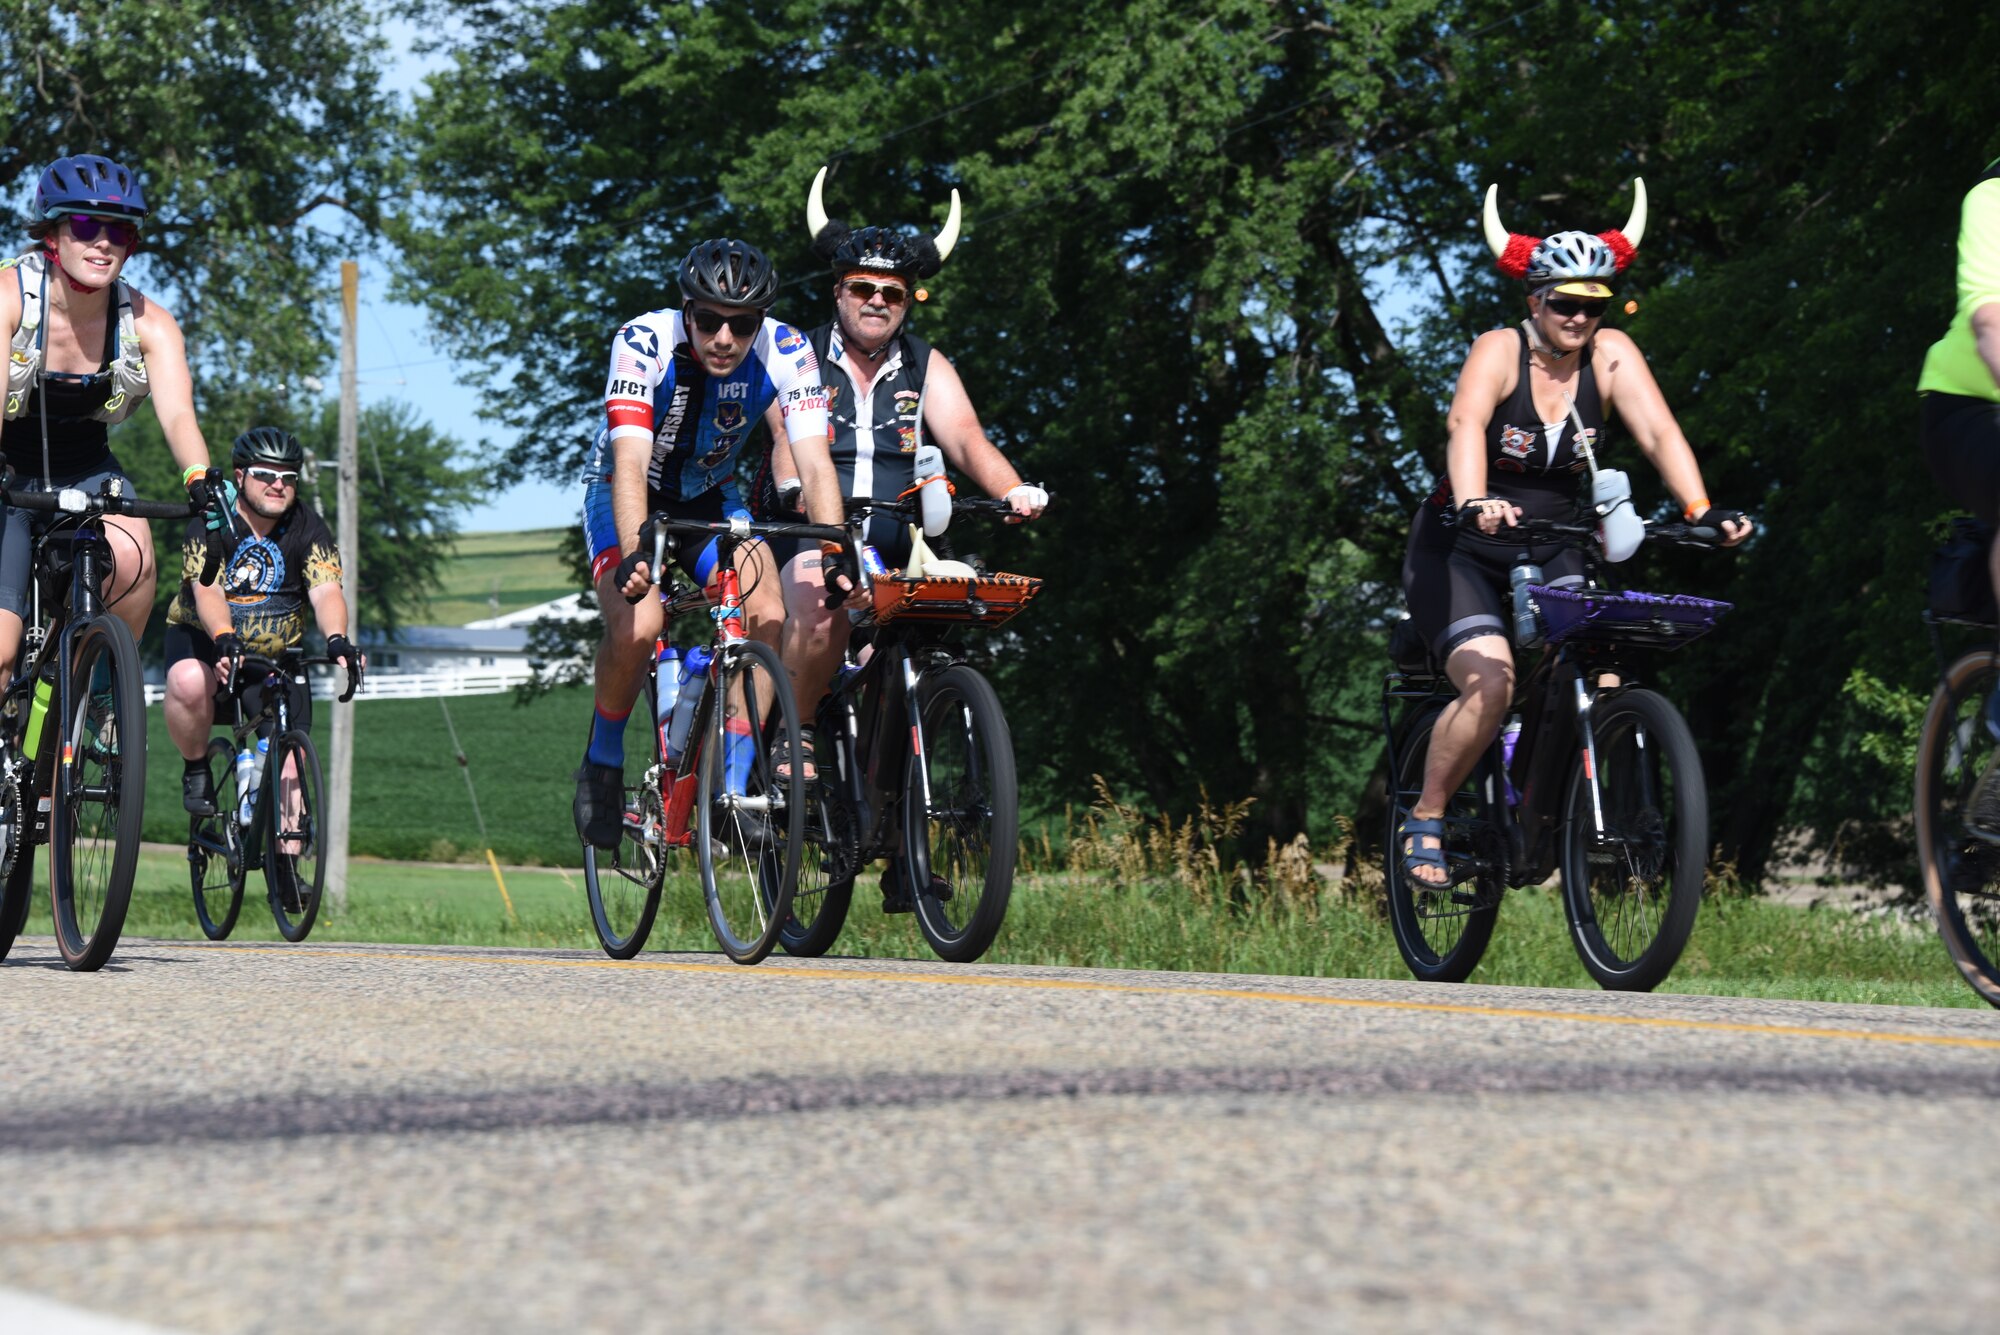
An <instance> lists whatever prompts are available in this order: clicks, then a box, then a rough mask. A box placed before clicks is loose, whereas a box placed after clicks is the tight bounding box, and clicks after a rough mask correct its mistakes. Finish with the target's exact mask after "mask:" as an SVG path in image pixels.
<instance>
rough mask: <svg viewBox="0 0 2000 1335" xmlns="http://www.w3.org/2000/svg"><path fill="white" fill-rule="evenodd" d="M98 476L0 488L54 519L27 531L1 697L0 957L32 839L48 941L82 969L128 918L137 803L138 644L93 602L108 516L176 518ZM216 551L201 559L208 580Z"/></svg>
mask: <svg viewBox="0 0 2000 1335" xmlns="http://www.w3.org/2000/svg"><path fill="white" fill-rule="evenodd" d="M127 485H128V484H127V483H126V482H125V480H124V479H122V478H116V477H113V478H108V479H106V480H105V483H104V485H103V487H102V488H101V489H100V490H99V491H98V493H97V494H96V495H89V494H87V493H85V492H83V491H81V490H78V489H76V488H73V487H71V488H65V489H63V490H60V491H12V492H9V491H4V490H0V504H5V505H11V506H14V507H15V508H17V509H22V510H34V511H38V512H41V513H46V514H54V515H59V516H61V517H60V518H58V519H55V520H54V521H52V522H51V523H50V524H49V526H48V527H47V528H46V529H44V530H43V531H42V532H41V533H39V534H38V535H37V536H36V538H35V549H34V558H33V571H34V578H33V580H32V581H31V584H30V607H29V612H28V616H27V618H26V630H25V634H24V638H23V640H22V644H21V665H20V670H19V671H17V672H16V673H15V674H14V679H13V681H12V682H11V683H9V685H8V687H7V690H6V693H5V694H4V695H0V886H4V890H0V958H5V956H6V954H7V952H8V951H9V950H10V949H12V947H13V944H14V939H15V937H16V936H18V935H19V934H20V931H21V928H22V927H23V926H24V925H25V924H26V923H27V919H28V902H29V900H30V898H31V897H32V896H33V893H34V880H35V858H34V848H35V845H36V844H40V843H46V844H48V846H49V898H50V910H51V913H52V916H53V917H54V919H55V932H56V948H57V949H58V950H60V951H61V952H62V957H63V962H64V963H65V964H67V965H68V966H69V967H70V968H72V969H75V970H78V971H79V972H87V971H89V970H92V969H99V968H102V967H103V966H104V962H105V961H106V960H107V959H109V958H111V952H112V950H113V949H115V948H116V947H117V945H118V934H119V932H121V931H122V930H123V929H124V926H125V910H126V908H127V907H128V906H129V905H130V903H131V898H132V875H133V872H134V870H135V869H136V867H137V864H138V858H139V831H140V826H141V824H142V822H143V819H144V815H145V799H146V696H145V688H144V686H143V685H142V684H141V680H140V671H141V669H140V664H139V650H138V646H137V645H135V644H134V643H133V642H132V632H131V631H130V630H128V629H126V626H125V623H124V622H123V621H120V620H119V619H118V618H117V617H116V616H114V615H112V614H111V613H110V612H107V611H105V610H104V605H105V600H104V598H103V595H102V593H101V592H100V591H101V590H102V589H103V588H104V586H105V584H106V582H107V581H115V580H116V578H117V575H118V561H117V559H116V557H115V554H114V553H113V552H112V550H111V547H110V545H109V543H108V542H107V540H106V537H105V529H104V517H105V516H106V515H130V516H133V517H136V518H142V519H187V518H190V517H191V516H193V515H194V514H196V513H198V512H199V511H200V510H201V509H202V508H203V507H202V506H200V505H195V504H190V503H187V502H169V501H144V500H140V499H138V498H137V497H134V496H129V495H127V494H126V492H125V488H126V486H127ZM215 571H216V561H215V558H214V557H211V558H210V559H209V561H208V562H207V563H206V564H205V565H204V566H203V568H202V571H201V574H200V579H201V582H202V583H204V584H211V583H213V582H214V581H215Z"/></svg>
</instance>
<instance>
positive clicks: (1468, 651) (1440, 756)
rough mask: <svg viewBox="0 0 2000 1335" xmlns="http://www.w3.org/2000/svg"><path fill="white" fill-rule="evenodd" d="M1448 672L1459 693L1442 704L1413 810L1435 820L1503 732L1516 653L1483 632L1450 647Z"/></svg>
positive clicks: (1429, 875) (1437, 877) (1437, 875)
mask: <svg viewBox="0 0 2000 1335" xmlns="http://www.w3.org/2000/svg"><path fill="white" fill-rule="evenodd" d="M1445 675H1446V676H1448V677H1450V678H1451V682H1452V685H1454V686H1456V687H1458V697H1457V698H1456V699H1454V700H1453V701H1452V702H1451V703H1450V704H1448V705H1446V706H1445V707H1444V712H1443V713H1441V714H1439V715H1438V721H1437V724H1436V726H1434V727H1433V728H1432V729H1431V745H1430V752H1429V754H1428V756H1427V757H1426V758H1425V761H1424V791H1423V795H1422V796H1421V797H1419V798H1418V799H1417V803H1416V805H1415V806H1413V807H1411V808H1410V814H1411V815H1412V816H1415V817H1417V818H1418V819H1420V820H1435V819H1436V818H1437V817H1439V816H1442V815H1443V814H1444V809H1445V804H1446V803H1447V802H1448V801H1450V799H1451V795H1452V794H1453V793H1455V792H1457V791H1458V787H1459V785H1460V784H1462V783H1464V782H1465V776H1466V775H1468V774H1470V773H1472V768H1473V766H1475V765H1477V764H1478V763H1479V757H1480V755H1481V753H1482V752H1484V751H1485V750H1486V748H1487V747H1488V746H1489V745H1491V744H1492V742H1493V739H1494V738H1495V737H1496V736H1498V735H1499V732H1500V725H1501V724H1502V723H1504V722H1505V721H1506V719H1507V705H1508V703H1509V701H1511V700H1512V699H1513V696H1514V652H1513V648H1512V646H1510V645H1509V644H1508V643H1507V637H1506V636H1504V635H1481V636H1480V637H1479V638H1477V639H1473V640H1467V641H1466V642H1465V643H1464V644H1461V645H1459V646H1458V648H1456V649H1454V650H1452V651H1451V657H1450V658H1449V659H1448V660H1446V662H1445ZM1416 876H1417V877H1418V879H1420V880H1423V881H1427V882H1429V883H1430V884H1432V885H1443V884H1444V883H1445V881H1446V880H1447V879H1449V878H1448V877H1447V876H1446V875H1445V874H1444V873H1443V872H1441V871H1439V869H1438V868H1436V867H1420V868H1418V869H1417V871H1416Z"/></svg>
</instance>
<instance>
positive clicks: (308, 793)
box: [257, 728, 326, 941]
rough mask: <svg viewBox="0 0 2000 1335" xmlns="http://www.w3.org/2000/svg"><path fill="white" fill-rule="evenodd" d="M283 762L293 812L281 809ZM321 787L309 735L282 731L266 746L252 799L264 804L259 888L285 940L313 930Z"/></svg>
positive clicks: (318, 900) (321, 859)
mask: <svg viewBox="0 0 2000 1335" xmlns="http://www.w3.org/2000/svg"><path fill="white" fill-rule="evenodd" d="M288 763H289V764H290V765H291V766H292V772H293V773H294V775H296V782H297V785H298V793H299V802H298V810H297V811H295V812H292V811H287V810H286V808H287V807H288V806H289V805H290V803H289V801H288V799H287V793H286V788H285V778H284V775H285V769H284V767H285V765H286V764H288ZM324 788H325V774H324V771H322V770H321V769H320V767H319V752H318V750H316V749H315V748H314V746H313V740H312V738H311V737H309V736H307V735H306V734H305V733H304V732H303V731H301V730H300V729H298V728H289V729H287V730H286V731H285V733H284V734H283V735H282V736H280V737H279V738H278V740H277V744H276V745H274V746H273V747H272V748H271V755H270V759H269V760H268V761H266V762H265V766H264V782H263V789H264V791H263V793H262V794H260V795H259V797H258V799H257V800H258V801H259V802H260V803H262V804H263V807H264V890H265V893H266V895H267V896H268V898H269V900H270V904H271V917H272V919H273V920H274V921H276V923H277V924H278V935H279V936H282V937H284V938H285V940H287V941H303V940H305V939H306V937H307V936H309V935H310V934H311V933H312V929H313V924H314V923H315V922H317V921H318V920H319V909H320V905H321V904H322V903H323V902H324V898H325V896H324V892H325V890H326V856H325V854H326V850H325V848H324V847H323V846H322V845H321V843H320V838H321V836H322V835H323V834H324V832H325V829H326V820H325V815H324V812H325V810H326V808H325V806H324V804H323V803H322V800H321V799H322V798H323V797H324V796H325V792H324ZM287 845H290V847H287Z"/></svg>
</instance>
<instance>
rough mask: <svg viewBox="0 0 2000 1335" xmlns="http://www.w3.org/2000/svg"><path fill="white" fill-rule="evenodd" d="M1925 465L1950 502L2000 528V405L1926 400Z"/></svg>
mask: <svg viewBox="0 0 2000 1335" xmlns="http://www.w3.org/2000/svg"><path fill="white" fill-rule="evenodd" d="M1922 431H1923V444H1924V462H1925V463H1927V464H1929V465H1930V469H1931V476H1932V477H1934V478H1936V479H1937V483H1938V486H1940V487H1942V488H1943V489H1944V494H1945V495H1946V496H1947V497H1949V498H1950V499H1951V500H1953V501H1955V502H1957V503H1958V504H1959V505H1962V506H1964V507H1965V508H1966V509H1968V510H1970V511H1972V513H1974V514H1976V515H1978V516H1979V517H1980V519H1982V520H1984V521H1985V522H1986V523H1989V524H1992V523H2000V403H1989V402H1987V401H1986V400H1985V399H1974V398H1968V397H1966V396H1965V395H1963V394H1938V393H1935V392H1933V393H1930V394H1926V395H1924V406H1923V427H1922Z"/></svg>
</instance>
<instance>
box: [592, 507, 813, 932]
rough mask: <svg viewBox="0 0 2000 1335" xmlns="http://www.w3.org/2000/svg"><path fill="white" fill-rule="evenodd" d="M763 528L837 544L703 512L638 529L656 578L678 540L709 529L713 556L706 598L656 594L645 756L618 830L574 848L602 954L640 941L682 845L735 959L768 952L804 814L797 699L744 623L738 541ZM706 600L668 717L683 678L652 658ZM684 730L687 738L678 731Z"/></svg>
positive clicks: (801, 528) (712, 921) (809, 530)
mask: <svg viewBox="0 0 2000 1335" xmlns="http://www.w3.org/2000/svg"><path fill="white" fill-rule="evenodd" d="M769 537H799V538H805V539H808V540H818V541H830V542H846V541H848V534H847V531H846V530H845V529H841V528H834V527H831V526H824V525H817V524H762V523H753V522H751V521H749V520H747V519H735V520H724V521H720V522H714V523H708V522H701V521H692V520H680V519H673V518H670V517H669V516H667V515H665V514H655V515H653V516H652V517H651V518H650V519H648V520H647V521H646V524H645V525H644V526H643V527H642V528H641V529H640V538H639V542H640V550H642V551H643V550H645V549H646V548H647V547H648V546H650V547H651V548H652V567H651V572H652V579H653V582H654V584H655V585H658V584H659V583H660V582H661V579H662V575H663V572H664V571H666V570H669V569H677V567H672V566H670V565H669V563H668V562H667V556H668V553H669V552H670V551H671V549H672V546H671V545H672V544H673V543H674V542H676V541H679V540H687V541H691V542H695V543H706V542H708V541H710V540H711V539H713V540H715V541H716V545H717V549H718V556H717V561H716V572H715V576H714V580H713V585H714V588H715V597H714V598H713V599H712V600H711V598H710V597H709V596H708V594H706V593H705V592H703V591H701V590H699V589H693V590H685V591H683V592H681V593H678V594H674V595H671V596H669V597H668V598H666V599H665V601H666V604H667V611H666V627H667V629H666V630H665V631H663V632H662V634H661V637H660V639H659V641H658V642H657V643H656V645H655V652H654V662H653V665H652V666H651V667H650V668H649V669H648V672H647V675H646V682H645V691H644V695H643V698H644V700H645V702H646V704H647V705H648V706H649V707H650V708H651V710H652V718H653V727H652V728H651V729H650V730H649V731H650V733H651V738H650V742H649V747H648V751H649V753H648V754H647V755H646V756H645V757H643V761H644V764H643V769H642V770H641V771H640V773H639V774H638V775H637V776H636V778H628V781H627V783H626V785H625V803H624V813H623V822H622V825H623V837H622V838H621V839H620V840H619V843H618V847H617V848H615V849H611V850H602V849H598V848H595V847H593V846H591V845H589V844H585V845H584V848H583V877H584V887H585V890H586V893H587V895H588V897H589V900H590V917H591V924H592V926H593V927H594V928H595V929H596V932H597V940H598V944H600V945H601V946H603V947H604V952H605V954H607V955H609V956H611V957H612V958H613V959H630V958H631V957H632V956H633V955H635V954H637V953H638V952H639V951H640V949H641V948H643V947H644V946H645V944H646V937H647V935H648V934H649V933H650V932H651V931H652V929H653V919H654V917H655V916H656V915H657V914H658V912H659V908H660V896H661V892H662V889H663V887H664V884H665V881H666V871H667V854H668V851H669V850H670V849H675V848H689V847H692V848H693V850H694V853H695V864H696V868H697V870H698V871H699V873H700V877H701V889H702V898H703V901H704V903H705V905H706V908H707V913H708V922H709V927H710V929H711V930H712V931H713V932H714V933H715V940H716V944H718V945H719V946H721V947H722V951H723V953H724V954H725V955H727V956H729V958H730V959H732V960H734V961H736V962H737V963H738V964H755V963H757V962H758V961H759V960H762V959H763V958H764V957H765V956H766V955H768V954H770V953H771V949H772V947H773V946H774V945H775V944H776V941H777V938H778V931H779V929H780V927H782V926H783V925H784V923H785V921H786V920H787V918H788V916H789V914H790V912H791V904H792V894H793V891H794V889H795V888H796V886H797V884H798V876H799V859H800V852H801V843H800V841H801V838H802V836H803V833H804V829H805V815H806V783H805V778H804V773H805V767H804V765H803V764H802V763H801V762H802V760H803V756H804V753H803V750H802V748H801V745H800V728H799V715H798V708H797V706H796V704H795V703H794V702H793V699H792V686H791V678H790V675H789V674H788V673H787V672H786V671H785V667H784V664H783V662H782V661H781V660H780V659H779V657H778V651H777V650H775V649H773V648H771V647H770V646H769V645H767V644H765V643H763V642H762V641H760V640H753V639H751V638H749V636H748V635H747V634H745V632H744V629H743V593H744V590H743V589H742V586H741V579H740V576H739V573H738V571H737V569H736V554H737V551H738V549H739V548H740V547H742V546H743V545H744V544H745V543H747V542H749V541H751V540H752V539H754V538H769ZM642 596H646V597H651V596H654V595H653V594H652V593H651V592H650V591H649V592H648V593H646V594H645V595H642ZM704 608H706V609H708V610H709V612H710V614H711V616H713V618H714V620H715V633H714V637H713V640H712V642H711V645H710V647H709V653H708V655H707V661H706V664H705V666H704V667H703V668H702V670H701V671H700V673H699V674H698V676H697V677H696V678H694V680H696V681H697V682H698V685H699V693H698V695H696V696H695V697H694V698H693V699H692V700H691V701H690V702H689V703H688V705H687V709H686V711H685V714H684V716H683V717H682V719H681V726H680V727H679V728H676V727H675V726H674V718H675V716H676V712H677V709H678V707H679V704H680V698H681V695H682V686H683V684H682V683H681V682H679V681H662V680H661V679H660V672H659V663H660V661H661V660H662V659H663V658H666V657H667V650H668V645H669V640H668V636H669V635H670V634H671V633H672V626H673V622H674V618H675V617H677V616H681V615H684V614H686V613H688V612H694V611H700V610H702V609H704ZM690 656H691V657H695V658H696V661H700V659H699V657H698V655H696V654H694V653H693V652H691V654H690ZM669 661H671V660H669ZM682 732H684V734H685V736H684V740H683V739H682V738H680V737H677V735H676V734H677V733H682ZM676 741H679V742H680V745H679V746H678V747H676V746H675V742H676Z"/></svg>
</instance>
